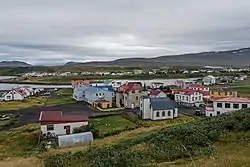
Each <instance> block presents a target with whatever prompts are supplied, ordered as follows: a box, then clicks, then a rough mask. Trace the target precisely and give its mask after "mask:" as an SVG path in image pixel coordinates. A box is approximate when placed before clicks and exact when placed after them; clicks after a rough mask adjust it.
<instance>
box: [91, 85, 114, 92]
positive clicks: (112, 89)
mask: <svg viewBox="0 0 250 167" xmlns="http://www.w3.org/2000/svg"><path fill="white" fill-rule="evenodd" d="M94 87H96V88H100V89H103V90H107V91H110V92H114V91H115V90H114V88H113V87H112V86H111V85H103V86H94Z"/></svg>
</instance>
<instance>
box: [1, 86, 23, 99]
mask: <svg viewBox="0 0 250 167" xmlns="http://www.w3.org/2000/svg"><path fill="white" fill-rule="evenodd" d="M25 97H26V94H25V92H23V91H22V90H20V89H17V88H15V89H12V90H10V91H8V92H6V93H5V94H3V95H2V99H3V100H4V101H12V100H13V101H15V100H16V101H22V100H24V98H25Z"/></svg>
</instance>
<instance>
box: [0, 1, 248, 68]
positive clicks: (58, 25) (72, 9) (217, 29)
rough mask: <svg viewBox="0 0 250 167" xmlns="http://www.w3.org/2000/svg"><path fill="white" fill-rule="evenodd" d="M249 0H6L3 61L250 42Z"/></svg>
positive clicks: (1, 6) (1, 9)
mask: <svg viewBox="0 0 250 167" xmlns="http://www.w3.org/2000/svg"><path fill="white" fill-rule="evenodd" d="M249 16H250V0H0V60H19V61H26V62H29V63H32V64H40V65H41V64H48V65H52V64H62V63H65V62H67V61H82V62H85V61H93V60H114V59H117V58H123V57H155V56H161V55H172V54H181V53H190V52H201V51H211V50H227V49H234V48H241V47H249V46H250V44H249V43H250V17H249Z"/></svg>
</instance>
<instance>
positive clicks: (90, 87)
mask: <svg viewBox="0 0 250 167" xmlns="http://www.w3.org/2000/svg"><path fill="white" fill-rule="evenodd" d="M84 91H85V92H92V93H96V92H100V91H105V90H103V89H101V88H97V87H95V86H89V87H88V88H87V89H85V90H84Z"/></svg>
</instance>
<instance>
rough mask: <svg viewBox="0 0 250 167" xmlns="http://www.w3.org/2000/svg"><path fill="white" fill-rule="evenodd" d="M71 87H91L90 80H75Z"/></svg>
mask: <svg viewBox="0 0 250 167" xmlns="http://www.w3.org/2000/svg"><path fill="white" fill-rule="evenodd" d="M71 85H72V87H73V88H75V87H77V86H83V85H84V86H89V85H90V80H73V81H71Z"/></svg>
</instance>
